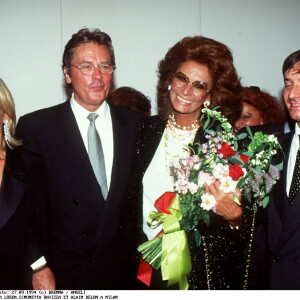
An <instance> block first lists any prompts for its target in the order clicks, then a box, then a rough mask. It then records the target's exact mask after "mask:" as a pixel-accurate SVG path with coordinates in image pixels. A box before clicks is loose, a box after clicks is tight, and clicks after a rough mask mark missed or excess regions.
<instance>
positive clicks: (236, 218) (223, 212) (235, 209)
mask: <svg viewBox="0 0 300 300" xmlns="http://www.w3.org/2000/svg"><path fill="white" fill-rule="evenodd" d="M220 184H221V183H220V182H219V181H218V180H216V181H215V182H214V183H212V184H211V185H205V188H204V189H205V192H206V193H208V194H211V195H212V196H214V197H215V199H216V214H218V215H220V216H222V217H223V218H224V219H226V220H227V221H228V223H229V224H230V225H231V226H232V227H237V226H239V225H240V223H241V219H242V215H243V211H242V208H241V207H240V206H239V205H238V204H237V203H235V201H234V197H237V198H238V199H239V202H241V199H242V194H241V192H240V190H239V189H236V190H235V193H234V195H233V194H227V193H225V192H224V191H222V190H220Z"/></svg>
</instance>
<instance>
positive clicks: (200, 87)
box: [171, 72, 208, 98]
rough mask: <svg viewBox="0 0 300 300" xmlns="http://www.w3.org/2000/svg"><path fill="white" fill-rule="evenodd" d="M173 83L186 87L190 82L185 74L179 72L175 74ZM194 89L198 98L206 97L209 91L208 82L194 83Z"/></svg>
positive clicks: (176, 85) (178, 86)
mask: <svg viewBox="0 0 300 300" xmlns="http://www.w3.org/2000/svg"><path fill="white" fill-rule="evenodd" d="M171 83H172V85H173V86H175V87H177V88H184V87H185V86H186V85H187V84H188V83H189V79H188V78H187V77H186V76H185V75H184V74H182V73H180V72H178V73H176V74H174V75H173V78H172V82H171ZM192 91H193V94H194V95H195V97H197V98H202V97H205V96H206V94H207V93H208V90H207V86H206V84H205V83H203V82H201V81H195V82H193V83H192Z"/></svg>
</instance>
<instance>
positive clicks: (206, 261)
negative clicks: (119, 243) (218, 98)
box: [131, 116, 251, 290]
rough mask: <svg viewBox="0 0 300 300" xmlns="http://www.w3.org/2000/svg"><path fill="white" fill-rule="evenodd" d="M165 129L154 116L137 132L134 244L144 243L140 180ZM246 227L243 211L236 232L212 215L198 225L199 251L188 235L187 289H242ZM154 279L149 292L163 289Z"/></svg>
mask: <svg viewBox="0 0 300 300" xmlns="http://www.w3.org/2000/svg"><path fill="white" fill-rule="evenodd" d="M165 126H166V121H163V120H161V119H160V118H159V117H158V116H152V117H150V118H147V119H145V120H144V122H143V123H142V126H141V129H140V136H139V139H138V145H137V154H138V162H137V169H136V172H135V176H134V179H133V186H132V188H131V191H133V192H132V193H131V197H132V198H133V200H134V201H133V203H135V205H136V207H138V213H137V214H136V217H137V218H138V219H137V220H136V222H137V228H138V237H139V240H138V244H140V243H142V242H144V241H146V240H147V237H146V236H145V234H144V233H143V230H142V208H143V203H142V202H143V200H142V199H143V186H142V180H143V176H144V174H145V172H146V170H147V168H148V167H149V165H150V163H151V160H152V159H153V156H154V155H155V152H156V149H157V147H158V145H159V142H160V140H161V138H162V135H163V132H164V129H165ZM197 142H200V143H203V142H205V137H204V134H203V130H202V128H200V129H199V130H198V131H197V134H196V137H195V141H194V143H197ZM157 180H159V178H158V179H157ZM250 223H251V214H250V212H249V211H247V210H245V213H244V215H243V220H242V225H241V227H240V229H239V230H233V229H230V227H229V225H228V222H227V221H226V220H224V219H223V218H222V217H220V216H218V215H216V214H214V213H212V214H211V222H210V225H209V226H208V227H207V225H205V224H200V225H199V229H200V232H201V235H202V236H203V237H204V241H205V245H206V247H204V242H203V241H202V244H201V246H200V247H196V244H195V242H194V237H193V235H192V233H191V232H189V233H188V235H187V236H188V242H189V247H190V252H191V257H192V272H191V274H190V275H189V276H188V280H189V289H193V290H194V289H209V288H210V289H242V286H243V280H244V270H245V267H244V263H243V250H244V248H245V245H246V243H247V239H248V235H249V227H250ZM137 256H138V253H137ZM138 258H139V256H138ZM207 272H208V273H207ZM208 276H209V280H208ZM157 277H160V274H159V272H154V275H153V280H152V282H151V287H150V289H159V288H165V286H166V283H165V282H161V281H160V280H157ZM173 288H174V287H173Z"/></svg>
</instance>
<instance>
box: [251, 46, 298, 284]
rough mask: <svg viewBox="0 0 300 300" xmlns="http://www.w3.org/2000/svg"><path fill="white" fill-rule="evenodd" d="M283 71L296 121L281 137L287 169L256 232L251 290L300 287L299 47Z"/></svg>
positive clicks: (285, 93)
mask: <svg viewBox="0 0 300 300" xmlns="http://www.w3.org/2000/svg"><path fill="white" fill-rule="evenodd" d="M282 71H283V76H284V83H285V87H284V90H283V97H284V101H285V105H286V108H287V110H288V111H289V114H290V117H291V119H292V120H294V121H295V122H296V124H295V128H294V129H293V130H292V131H291V132H289V133H286V134H284V135H281V136H279V141H280V143H281V145H282V148H283V150H284V152H285V162H284V168H283V171H282V172H281V178H280V180H279V182H278V183H277V184H276V185H275V187H274V189H273V191H272V194H271V197H270V202H269V205H268V207H267V211H266V216H267V217H266V221H264V222H262V224H260V225H258V226H257V228H256V231H255V235H254V242H253V247H252V253H253V257H252V262H251V268H250V275H251V276H250V277H249V279H250V280H249V288H252V289H253V288H254V289H255V288H256V289H257V288H263V289H293V290H295V289H297V290H299V289H300V191H299V190H298V187H299V185H300V179H299V178H300V177H299V174H297V171H296V169H298V170H300V165H299V167H297V166H298V163H297V162H296V161H297V156H298V155H297V153H298V149H299V146H300V143H299V135H300V50H298V51H296V52H294V53H292V54H291V55H289V56H288V57H287V58H286V60H285V61H284V63H283V68H282ZM299 154H300V151H299ZM294 170H295V171H294ZM293 177H295V178H296V181H295V185H294V183H293V182H294V179H293ZM259 221H260V220H259V218H258V222H259ZM251 271H253V273H252V274H251Z"/></svg>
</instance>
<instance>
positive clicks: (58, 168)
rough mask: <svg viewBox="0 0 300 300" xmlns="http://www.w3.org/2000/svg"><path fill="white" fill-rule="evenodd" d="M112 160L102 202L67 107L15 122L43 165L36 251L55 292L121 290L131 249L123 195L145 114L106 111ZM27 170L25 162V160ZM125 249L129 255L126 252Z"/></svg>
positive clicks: (122, 109)
mask: <svg viewBox="0 0 300 300" xmlns="http://www.w3.org/2000/svg"><path fill="white" fill-rule="evenodd" d="M110 109H111V116H112V126H113V136H114V158H113V168H112V177H111V185H110V189H109V193H108V197H107V200H106V201H104V199H103V197H102V194H101V190H100V186H99V185H98V182H97V180H96V177H95V175H94V172H93V169H92V166H91V164H90V161H89V157H88V153H87V151H86V148H85V146H84V143H83V140H82V137H81V134H80V131H79V128H78V126H77V123H76V120H75V117H74V114H73V112H72V109H71V107H70V102H69V101H67V102H65V103H63V104H59V105H56V106H54V107H50V108H47V109H43V110H39V111H37V112H33V113H30V114H28V115H26V116H23V117H21V118H20V120H19V123H18V127H17V133H18V136H19V137H20V138H21V139H22V140H23V148H24V149H29V150H30V151H33V152H35V153H37V154H38V155H39V156H40V157H41V159H42V172H41V174H39V176H38V177H39V178H38V180H39V192H38V193H37V194H36V199H35V202H36V205H35V206H36V214H35V215H36V220H37V222H36V224H37V228H38V229H37V232H39V236H38V245H39V248H38V249H37V252H40V253H39V254H40V255H44V256H46V259H47V262H48V264H49V266H50V268H51V269H52V271H53V272H54V275H55V277H56V283H57V288H58V289H125V288H129V286H128V285H127V284H126V283H127V279H128V278H129V273H128V272H129V270H130V264H129V262H130V259H129V256H128V255H130V254H129V252H128V251H130V250H131V249H130V247H129V244H128V240H129V235H130V229H129V228H130V226H129V223H130V222H129V215H130V214H129V207H130V206H129V205H128V203H126V202H125V200H124V193H125V189H126V187H127V183H128V180H129V178H130V174H131V171H132V169H133V167H134V163H135V153H136V149H135V146H136V136H137V132H138V125H139V123H140V120H141V118H142V115H141V114H139V113H137V112H134V111H131V110H129V109H127V108H125V107H121V106H115V105H110ZM25 164H26V166H27V167H28V168H30V160H28V159H27V158H25ZM129 249H130V250H129Z"/></svg>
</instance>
